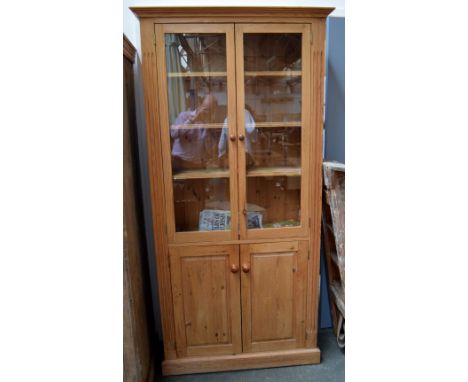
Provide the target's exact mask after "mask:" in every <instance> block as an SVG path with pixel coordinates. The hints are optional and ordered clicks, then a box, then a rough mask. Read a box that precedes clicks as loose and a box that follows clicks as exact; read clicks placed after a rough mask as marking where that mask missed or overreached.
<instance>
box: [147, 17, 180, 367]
mask: <svg viewBox="0 0 468 382" xmlns="http://www.w3.org/2000/svg"><path fill="white" fill-rule="evenodd" d="M140 26H141V42H142V47H141V48H142V56H141V62H142V69H143V70H142V71H143V90H144V103H145V116H146V132H147V142H148V168H149V178H150V187H151V208H152V220H153V231H154V232H153V233H154V238H155V248H156V253H155V256H156V267H157V277H158V287H159V299H160V305H161V324H162V330H163V333H162V334H163V342H164V354H165V358H166V359H174V358H176V352H175V333H174V313H173V307H172V293H171V287H170V285H171V284H170V273H169V259H168V248H167V237H166V235H165V230H164V225H165V223H166V216H165V213H164V206H165V201H164V191H163V190H164V184H163V179H162V177H161V174H162V171H163V170H162V161H161V153H160V150H159V148H160V147H161V140H160V134H159V122H158V114H159V108H158V102H157V99H158V97H157V86H158V83H157V67H156V55H155V48H154V45H153V36H154V24H153V21H152V20H151V19H145V20H141V21H140Z"/></svg>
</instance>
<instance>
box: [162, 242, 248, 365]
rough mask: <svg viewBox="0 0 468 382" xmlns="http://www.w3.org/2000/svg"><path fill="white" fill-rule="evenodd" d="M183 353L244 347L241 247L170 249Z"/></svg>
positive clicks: (223, 351)
mask: <svg viewBox="0 0 468 382" xmlns="http://www.w3.org/2000/svg"><path fill="white" fill-rule="evenodd" d="M170 262H171V283H172V298H173V302H174V316H175V328H176V349H177V355H178V356H179V357H191V356H204V355H225V354H236V353H240V352H241V351H242V346H241V316H240V276H239V246H238V245H210V246H190V247H173V248H171V249H170Z"/></svg>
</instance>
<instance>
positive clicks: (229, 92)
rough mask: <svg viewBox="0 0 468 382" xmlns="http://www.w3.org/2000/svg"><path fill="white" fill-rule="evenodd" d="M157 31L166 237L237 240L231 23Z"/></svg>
mask: <svg viewBox="0 0 468 382" xmlns="http://www.w3.org/2000/svg"><path fill="white" fill-rule="evenodd" d="M155 36H156V37H155V38H156V55H157V65H158V79H157V80H158V88H159V118H160V133H161V141H162V145H163V147H162V160H163V167H164V186H165V195H166V216H167V234H168V238H169V241H170V242H173V243H177V242H195V243H196V242H199V241H221V240H232V239H237V238H238V206H237V200H238V197H237V190H238V186H237V156H236V149H237V147H236V134H237V132H236V94H235V93H236V92H235V59H234V54H235V49H234V24H155ZM160 192H161V191H160Z"/></svg>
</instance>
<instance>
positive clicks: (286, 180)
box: [247, 176, 301, 229]
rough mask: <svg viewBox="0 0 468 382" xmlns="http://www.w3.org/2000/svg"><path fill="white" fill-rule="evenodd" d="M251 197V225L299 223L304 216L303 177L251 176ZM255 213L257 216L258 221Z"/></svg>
mask: <svg viewBox="0 0 468 382" xmlns="http://www.w3.org/2000/svg"><path fill="white" fill-rule="evenodd" d="M247 201H248V204H247V212H248V216H247V219H248V220H247V222H248V224H247V225H248V228H249V229H251V228H280V227H295V226H298V225H299V223H300V220H301V219H300V204H301V177H300V176H269V177H248V178H247ZM253 217H256V218H255V219H256V220H255V221H254V224H253V223H252V219H253ZM256 222H259V223H258V224H255V223H256Z"/></svg>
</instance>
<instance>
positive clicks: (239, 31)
mask: <svg viewBox="0 0 468 382" xmlns="http://www.w3.org/2000/svg"><path fill="white" fill-rule="evenodd" d="M235 32H236V41H235V47H236V54H235V55H236V100H237V107H236V112H237V163H238V168H237V172H238V188H239V199H238V200H239V204H238V205H239V208H238V211H239V228H240V232H239V233H240V238H242V239H244V238H246V236H247V225H246V215H245V214H246V211H247V206H246V203H247V202H246V170H245V151H244V147H243V144H242V141H240V140H239V137H240V136H241V135H242V136H245V121H244V119H245V116H244V105H245V99H244V41H243V37H244V32H243V25H241V24H236V25H235Z"/></svg>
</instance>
